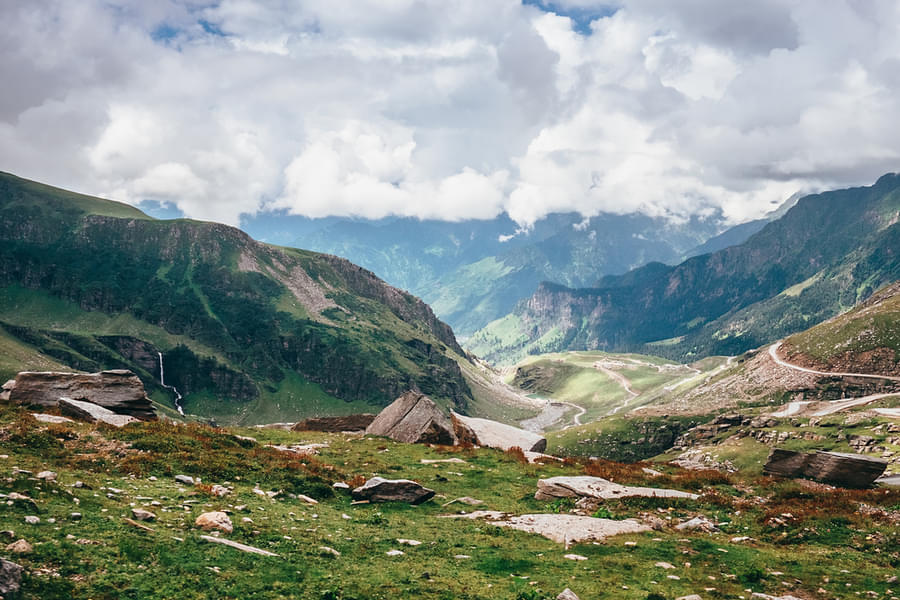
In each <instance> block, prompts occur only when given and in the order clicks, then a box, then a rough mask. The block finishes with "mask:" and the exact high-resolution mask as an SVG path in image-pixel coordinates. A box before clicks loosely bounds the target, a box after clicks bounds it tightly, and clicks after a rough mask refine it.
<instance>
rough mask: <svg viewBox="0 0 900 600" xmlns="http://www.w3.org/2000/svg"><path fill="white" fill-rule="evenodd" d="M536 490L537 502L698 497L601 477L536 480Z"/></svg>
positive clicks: (693, 498)
mask: <svg viewBox="0 0 900 600" xmlns="http://www.w3.org/2000/svg"><path fill="white" fill-rule="evenodd" d="M537 485H538V489H537V492H536V493H535V495H534V497H535V498H536V499H537V500H555V499H556V498H579V497H581V498H597V499H600V500H610V499H613V498H630V497H635V496H640V497H645V498H688V499H690V500H696V499H697V498H699V497H700V496H699V495H697V494H691V493H690V492H682V491H679V490H668V489H663V488H649V487H635V486H626V485H619V484H618V483H613V482H612V481H609V480H607V479H603V478H601V477H589V476H586V475H585V476H579V477H551V478H549V479H540V480H538V484H537Z"/></svg>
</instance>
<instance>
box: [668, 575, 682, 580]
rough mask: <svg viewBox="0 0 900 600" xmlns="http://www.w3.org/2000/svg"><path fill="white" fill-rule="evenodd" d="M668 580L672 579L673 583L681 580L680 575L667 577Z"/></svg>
mask: <svg viewBox="0 0 900 600" xmlns="http://www.w3.org/2000/svg"><path fill="white" fill-rule="evenodd" d="M666 579H671V580H673V581H678V580H680V579H681V577H679V576H678V575H666Z"/></svg>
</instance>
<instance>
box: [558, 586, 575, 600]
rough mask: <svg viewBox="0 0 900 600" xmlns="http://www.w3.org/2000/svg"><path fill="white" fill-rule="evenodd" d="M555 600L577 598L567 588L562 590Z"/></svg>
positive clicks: (572, 599)
mask: <svg viewBox="0 0 900 600" xmlns="http://www.w3.org/2000/svg"><path fill="white" fill-rule="evenodd" d="M556 600H579V598H578V596H577V595H576V594H575V592H573V591H572V590H570V589H569V588H566V589H564V590H563V591H561V592H560V593H559V595H558V596H557V597H556Z"/></svg>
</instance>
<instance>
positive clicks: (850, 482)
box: [763, 448, 888, 488]
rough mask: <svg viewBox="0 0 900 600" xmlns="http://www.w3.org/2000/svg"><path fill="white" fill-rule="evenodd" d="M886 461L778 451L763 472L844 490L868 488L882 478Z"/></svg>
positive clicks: (775, 451) (868, 457) (850, 455)
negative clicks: (844, 488) (820, 483)
mask: <svg viewBox="0 0 900 600" xmlns="http://www.w3.org/2000/svg"><path fill="white" fill-rule="evenodd" d="M887 465H888V463H887V461H886V460H883V459H880V458H873V457H871V456H864V455H862V454H846V453H843V452H823V451H821V450H819V451H816V452H813V453H803V452H794V451H791V450H784V449H782V448H775V449H774V450H772V452H771V453H770V454H769V458H768V460H767V461H766V464H765V466H763V473H765V474H766V475H776V476H780V477H802V478H805V479H813V480H815V481H820V482H822V483H828V484H831V485H837V486H841V487H851V488H865V487H869V486H870V485H872V484H873V483H874V482H875V480H876V479H878V478H879V477H881V475H882V474H883V473H884V471H885V469H886V468H887Z"/></svg>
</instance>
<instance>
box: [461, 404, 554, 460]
mask: <svg viewBox="0 0 900 600" xmlns="http://www.w3.org/2000/svg"><path fill="white" fill-rule="evenodd" d="M450 420H451V421H452V423H453V429H454V432H455V434H456V437H457V438H459V439H460V440H466V441H469V443H472V444H474V445H475V446H484V447H486V448H497V449H498V450H509V449H510V448H521V449H522V450H523V451H524V452H543V451H544V450H546V449H547V440H546V439H545V438H543V437H541V436H540V435H538V434H536V433H534V432H532V431H526V430H524V429H519V428H518V427H513V426H512V425H505V424H503V423H498V422H497V421H491V420H489V419H476V418H474V417H464V416H462V415H460V414H457V413H455V412H453V411H451V412H450Z"/></svg>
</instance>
